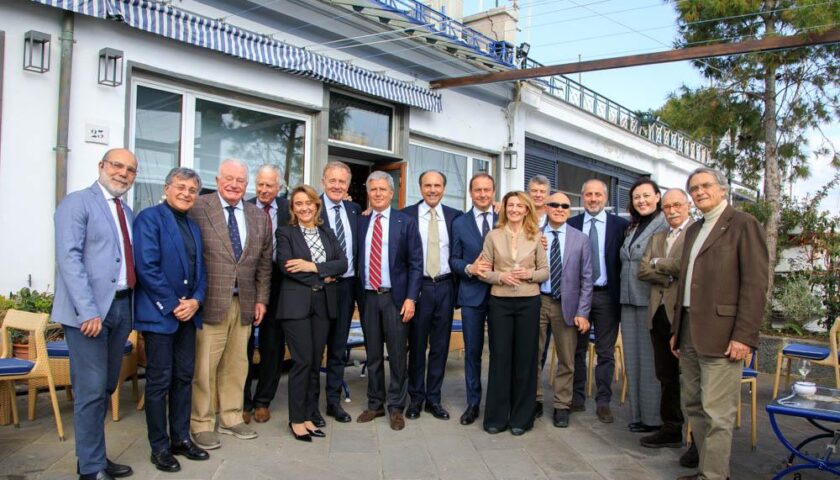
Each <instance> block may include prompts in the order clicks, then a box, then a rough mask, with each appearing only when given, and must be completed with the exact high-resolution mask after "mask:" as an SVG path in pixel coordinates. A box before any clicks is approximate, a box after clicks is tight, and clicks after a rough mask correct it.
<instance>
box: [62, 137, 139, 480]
mask: <svg viewBox="0 0 840 480" xmlns="http://www.w3.org/2000/svg"><path fill="white" fill-rule="evenodd" d="M136 177H137V159H136V158H135V157H134V154H133V153H131V152H130V151H128V150H126V149H123V148H116V149H112V150H109V151H108V152H106V153H105V156H103V157H102V160H100V162H99V179H98V180H97V181H96V182H94V183H93V185H91V186H90V187H89V188H86V189H84V190H80V191H77V192H73V193H71V194H70V195H68V196H67V197H66V198H65V199H64V200H62V202H61V204H59V206H58V208H57V209H56V211H55V258H56V267H57V271H58V275H56V281H55V301H54V303H53V310H52V318H53V319H54V320H55V321H56V322H58V323H61V324H62V325H63V326H64V334H65V337H66V340H67V347H68V349H69V350H70V365H71V368H70V379H71V381H72V383H73V396H74V397H75V401H74V403H73V415H74V429H75V432H76V442H75V443H76V457H78V471H79V478H80V479H103V480H108V479H110V478H115V477H117V478H118V477H127V476H129V475H131V474H132V473H133V471H132V470H131V467H129V466H126V465H119V464H116V463H113V462H111V461H110V460H109V459H108V458H107V456H106V454H105V425H104V420H105V412H106V410H107V406H108V401H109V399H110V397H111V394H112V393H113V392H114V390H115V389H116V388H117V380H118V378H119V373H120V365H121V364H122V357H123V351H124V349H125V341H126V339H127V338H128V334H129V333H130V332H131V322H132V318H131V317H132V311H131V293H132V289H133V288H134V285H135V283H136V276H135V270H134V257H133V254H132V243H131V224H132V222H133V221H134V215H133V214H132V212H131V209H130V208H129V207H128V205H127V204H126V203H125V202H124V201H123V199H122V196H123V195H125V193H126V192H128V190H129V189H130V188H131V186H132V185H133V184H134V179H135V178H136Z"/></svg>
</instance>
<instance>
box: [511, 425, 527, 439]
mask: <svg viewBox="0 0 840 480" xmlns="http://www.w3.org/2000/svg"><path fill="white" fill-rule="evenodd" d="M510 433H511V435H513V436H516V437H518V436H520V435H525V429H524V428H519V427H510Z"/></svg>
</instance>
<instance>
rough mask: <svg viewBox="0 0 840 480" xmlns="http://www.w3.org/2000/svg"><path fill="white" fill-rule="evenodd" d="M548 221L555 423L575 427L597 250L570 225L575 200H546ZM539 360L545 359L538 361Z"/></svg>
mask: <svg viewBox="0 0 840 480" xmlns="http://www.w3.org/2000/svg"><path fill="white" fill-rule="evenodd" d="M545 206H546V214H547V218H548V222H547V223H546V225H545V227H543V229H542V233H543V235H544V236H545V237H546V240H547V243H548V249H547V251H546V254H547V256H548V265H549V277H548V280H546V281H545V282H543V283H542V284H541V285H540V300H541V303H542V305H541V307H540V343H539V345H545V341H546V331H547V330H548V326H549V325H551V332H552V335H553V337H554V351H555V353H556V354H557V371H556V372H555V373H554V382H553V383H554V418H553V423H554V426H555V427H558V428H565V427H568V426H569V409H570V408H571V405H572V384H573V381H574V371H575V349H576V347H577V342H578V336H579V335H580V334H584V333H587V332H589V311H590V309H591V307H592V259H591V257H592V254H591V252H590V249H589V242H588V240H587V238H586V235H584V234H583V233H581V232H580V231H578V230H575V229H574V228H569V227H568V226H566V220H568V219H569V211H570V209H571V202H570V201H569V197H567V196H566V195H565V194H563V193H561V192H557V193H555V194H553V195H552V196H551V197H549V198H548V202H546V204H545ZM537 363H538V364H539V363H540V361H539V359H538V360H537ZM537 372H538V373H537V404H538V405H540V406H542V401H543V389H542V382H541V381H540V380H541V377H542V375H541V374H540V373H541V372H540V369H539V365H538V367H537Z"/></svg>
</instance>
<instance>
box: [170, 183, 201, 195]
mask: <svg viewBox="0 0 840 480" xmlns="http://www.w3.org/2000/svg"><path fill="white" fill-rule="evenodd" d="M172 188H173V189H174V190H175V191H176V192H178V193H186V194H188V195H198V189H197V188H195V187H188V186H186V185H182V184H178V185H172Z"/></svg>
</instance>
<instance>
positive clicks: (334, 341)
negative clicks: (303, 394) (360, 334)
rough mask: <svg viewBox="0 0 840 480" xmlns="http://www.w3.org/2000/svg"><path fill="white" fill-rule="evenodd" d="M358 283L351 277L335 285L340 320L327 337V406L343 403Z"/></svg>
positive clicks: (332, 325) (325, 391) (331, 327)
mask: <svg viewBox="0 0 840 480" xmlns="http://www.w3.org/2000/svg"><path fill="white" fill-rule="evenodd" d="M357 283H358V279H357V278H356V277H349V278H342V279H340V280H339V281H338V283H336V285H335V287H336V292H337V293H338V318H336V320H335V321H334V322H332V323H330V332H329V334H328V335H327V383H326V387H325V388H324V393H325V394H326V396H327V405H330V404H333V405H336V404H338V403H339V402H341V383H342V382H343V381H344V367H345V366H346V365H347V359H346V358H345V355H346V354H347V336H348V335H349V334H350V322H351V321H352V320H353V307H354V305H355V303H356V296H357V294H358V291H357ZM316 399H317V398H316Z"/></svg>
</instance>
